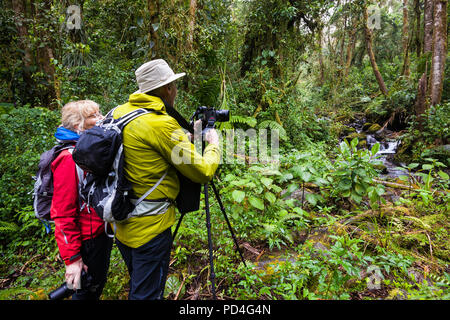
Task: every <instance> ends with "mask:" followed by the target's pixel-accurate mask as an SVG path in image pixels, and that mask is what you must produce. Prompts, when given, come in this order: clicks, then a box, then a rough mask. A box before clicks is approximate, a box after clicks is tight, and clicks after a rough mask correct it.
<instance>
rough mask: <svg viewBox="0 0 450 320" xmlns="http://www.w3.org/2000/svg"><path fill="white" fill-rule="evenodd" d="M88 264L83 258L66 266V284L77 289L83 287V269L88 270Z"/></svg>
mask: <svg viewBox="0 0 450 320" xmlns="http://www.w3.org/2000/svg"><path fill="white" fill-rule="evenodd" d="M87 269H88V267H87V265H85V264H84V263H83V259H79V260H77V261H75V262H74V263H71V264H69V265H68V266H66V275H65V277H66V284H67V288H69V289H72V290H75V289H81V271H82V270H84V271H86V272H87Z"/></svg>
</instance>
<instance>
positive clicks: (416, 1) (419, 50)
mask: <svg viewBox="0 0 450 320" xmlns="http://www.w3.org/2000/svg"><path fill="white" fill-rule="evenodd" d="M414 13H415V16H416V22H415V29H416V30H415V36H414V41H415V44H416V54H417V58H419V57H420V55H421V53H422V41H421V40H420V17H421V15H422V14H421V11H420V0H414Z"/></svg>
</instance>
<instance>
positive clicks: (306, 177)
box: [300, 171, 312, 182]
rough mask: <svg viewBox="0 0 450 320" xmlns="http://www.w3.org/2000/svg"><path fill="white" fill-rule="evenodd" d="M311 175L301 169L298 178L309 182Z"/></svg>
mask: <svg viewBox="0 0 450 320" xmlns="http://www.w3.org/2000/svg"><path fill="white" fill-rule="evenodd" d="M311 177H312V175H311V173H309V172H308V171H303V172H301V173H300V179H302V181H304V182H309V181H310V179H311Z"/></svg>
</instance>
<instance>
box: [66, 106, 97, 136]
mask: <svg viewBox="0 0 450 320" xmlns="http://www.w3.org/2000/svg"><path fill="white" fill-rule="evenodd" d="M99 110H100V107H99V105H98V104H97V103H96V102H94V101H92V100H79V101H71V102H69V103H66V104H65V105H64V107H62V109H61V122H62V126H63V127H64V128H66V129H69V130H72V131H75V132H76V131H83V130H84V121H85V120H86V118H87V117H89V115H90V114H91V113H92V112H95V111H97V112H98V111H99ZM76 126H78V129H77V128H75V127H76Z"/></svg>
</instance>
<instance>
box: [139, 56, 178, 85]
mask: <svg viewBox="0 0 450 320" xmlns="http://www.w3.org/2000/svg"><path fill="white" fill-rule="evenodd" d="M134 74H135V75H136V82H137V84H138V87H139V90H138V91H136V92H135V93H146V92H149V91H152V90H154V89H157V88H159V87H162V86H164V85H166V84H168V83H170V82H172V81H175V80H177V79H178V78H181V77H183V76H185V75H186V73H184V72H182V73H175V72H173V70H172V69H171V68H170V67H169V65H168V64H167V62H166V61H164V60H163V59H156V60H152V61H149V62H146V63H144V64H143V65H141V66H140V67H139V68H138V69H137V70H136V71H135V72H134Z"/></svg>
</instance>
